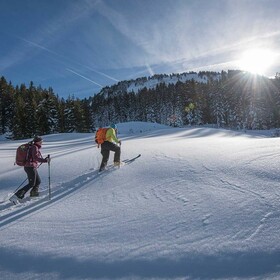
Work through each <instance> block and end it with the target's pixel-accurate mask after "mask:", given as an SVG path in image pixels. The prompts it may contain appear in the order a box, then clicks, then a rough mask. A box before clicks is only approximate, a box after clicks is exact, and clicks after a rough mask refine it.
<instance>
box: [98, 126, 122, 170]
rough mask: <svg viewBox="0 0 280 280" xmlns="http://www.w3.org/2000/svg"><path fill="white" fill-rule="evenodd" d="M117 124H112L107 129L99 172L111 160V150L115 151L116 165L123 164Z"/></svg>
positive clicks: (102, 144)
mask: <svg viewBox="0 0 280 280" xmlns="http://www.w3.org/2000/svg"><path fill="white" fill-rule="evenodd" d="M116 134H117V126H116V125H115V124H111V126H110V127H109V128H108V129H107V130H106V134H105V139H104V140H105V141H104V142H103V143H101V154H102V162H101V165H100V168H99V172H101V171H103V170H104V169H105V167H106V166H107V162H108V160H109V156H110V151H112V152H115V154H114V166H120V165H121V160H120V157H121V147H120V146H121V141H120V140H119V139H118V138H117V135H116Z"/></svg>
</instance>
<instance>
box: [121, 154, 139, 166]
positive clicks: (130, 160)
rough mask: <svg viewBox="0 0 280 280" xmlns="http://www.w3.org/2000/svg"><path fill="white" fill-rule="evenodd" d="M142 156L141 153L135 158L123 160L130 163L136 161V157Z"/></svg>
mask: <svg viewBox="0 0 280 280" xmlns="http://www.w3.org/2000/svg"><path fill="white" fill-rule="evenodd" d="M140 157H141V154H139V155H138V156H136V157H134V158H130V159H125V160H123V162H124V163H125V164H128V163H131V162H133V161H135V160H136V159H138V158H140Z"/></svg>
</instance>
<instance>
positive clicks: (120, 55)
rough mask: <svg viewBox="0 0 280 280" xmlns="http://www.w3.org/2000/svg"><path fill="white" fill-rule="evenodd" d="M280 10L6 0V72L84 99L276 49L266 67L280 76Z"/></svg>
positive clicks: (272, 1)
mask: <svg viewBox="0 0 280 280" xmlns="http://www.w3.org/2000/svg"><path fill="white" fill-rule="evenodd" d="M279 10H280V1H279V0H252V1H251V0H211V1H209V0H59V1H57V0H0V26H1V28H0V76H4V77H5V78H6V79H7V80H8V81H11V82H12V84H13V85H19V84H21V83H25V84H26V85H29V83H30V81H33V82H34V84H35V85H36V86H38V85H41V86H42V87H43V88H48V87H52V88H53V90H54V92H55V93H56V94H58V95H59V96H61V97H65V98H67V97H68V96H69V95H73V94H74V95H75V96H76V97H80V98H84V97H89V96H91V95H93V94H94V93H97V92H99V91H100V90H101V88H102V87H104V86H108V85H112V84H115V83H117V82H118V81H121V80H130V79H134V78H138V77H142V76H150V75H153V74H161V73H166V74H169V73H177V72H179V73H180V72H188V71H203V70H211V71H221V70H228V69H238V68H239V66H240V64H238V61H240V59H241V57H242V54H243V53H244V52H245V51H249V52H250V50H255V49H258V50H268V51H270V52H271V53H273V56H271V57H270V60H271V61H270V63H269V65H264V67H262V69H263V70H264V71H263V73H262V74H263V75H265V76H268V77H273V76H275V73H276V72H280V59H279V52H280V31H279V26H280V17H279ZM243 59H244V58H243ZM256 61H257V62H261V61H260V55H258V57H255V58H252V59H251V60H250V61H249V62H248V61H247V62H246V63H247V64H250V63H251V64H252V63H253V62H256ZM267 61H268V59H264V61H263V62H262V63H263V64H265V63H267ZM242 65H243V66H244V63H243V64H242ZM253 67H255V65H254V66H253Z"/></svg>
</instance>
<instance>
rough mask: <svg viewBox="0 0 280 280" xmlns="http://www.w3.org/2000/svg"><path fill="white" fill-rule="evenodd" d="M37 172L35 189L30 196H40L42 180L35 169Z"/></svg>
mask: <svg viewBox="0 0 280 280" xmlns="http://www.w3.org/2000/svg"><path fill="white" fill-rule="evenodd" d="M34 171H35V182H34V187H33V188H32V190H31V191H30V196H39V186H40V184H41V178H40V176H39V174H38V171H37V169H34Z"/></svg>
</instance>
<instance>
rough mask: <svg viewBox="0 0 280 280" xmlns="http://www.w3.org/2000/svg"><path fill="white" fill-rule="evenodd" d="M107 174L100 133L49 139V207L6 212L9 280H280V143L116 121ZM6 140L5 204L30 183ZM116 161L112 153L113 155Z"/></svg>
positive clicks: (4, 271)
mask: <svg viewBox="0 0 280 280" xmlns="http://www.w3.org/2000/svg"><path fill="white" fill-rule="evenodd" d="M119 130H120V135H119V137H120V138H121V139H122V159H126V158H131V157H133V156H135V155H137V154H139V153H141V154H142V156H141V157H140V158H139V159H137V160H136V161H135V162H133V163H131V164H129V165H127V166H124V167H123V168H121V169H113V168H112V169H111V170H110V171H108V172H105V173H103V174H101V175H98V172H97V171H98V167H99V163H100V160H101V155H100V150H98V149H97V148H96V146H95V144H94V143H93V135H92V134H57V135H48V136H46V137H44V139H45V141H44V145H43V148H42V153H43V155H47V154H50V155H51V157H52V162H51V186H52V199H51V201H49V200H48V196H47V191H48V190H47V187H48V168H47V165H42V166H41V167H40V169H39V173H40V175H41V178H42V185H41V191H42V194H45V195H46V198H45V199H43V200H37V201H31V202H30V201H29V202H26V203H25V204H23V205H19V206H11V207H10V208H7V202H2V203H1V204H0V210H1V211H0V246H1V248H0V271H1V279H280V242H279V232H280V187H279V181H280V172H279V171H280V148H279V147H280V145H279V144H280V143H279V142H280V138H270V137H266V136H263V135H261V134H256V135H254V134H249V133H247V134H245V133H238V132H233V131H227V130H222V129H219V130H218V129H213V128H176V129H175V128H168V127H164V126H159V125H155V124H146V123H127V124H119ZM22 142H23V141H1V142H0V156H1V157H0V162H1V167H0V178H1V184H0V186H1V187H0V200H3V199H5V198H6V197H7V194H8V193H9V192H11V191H12V190H14V189H15V188H16V187H17V186H18V185H19V184H20V183H21V182H22V181H23V180H24V179H25V175H24V172H23V170H22V169H21V168H20V167H14V166H13V161H14V152H15V148H16V147H17V146H18V145H19V144H20V143H22ZM110 160H112V156H111V158H110Z"/></svg>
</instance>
